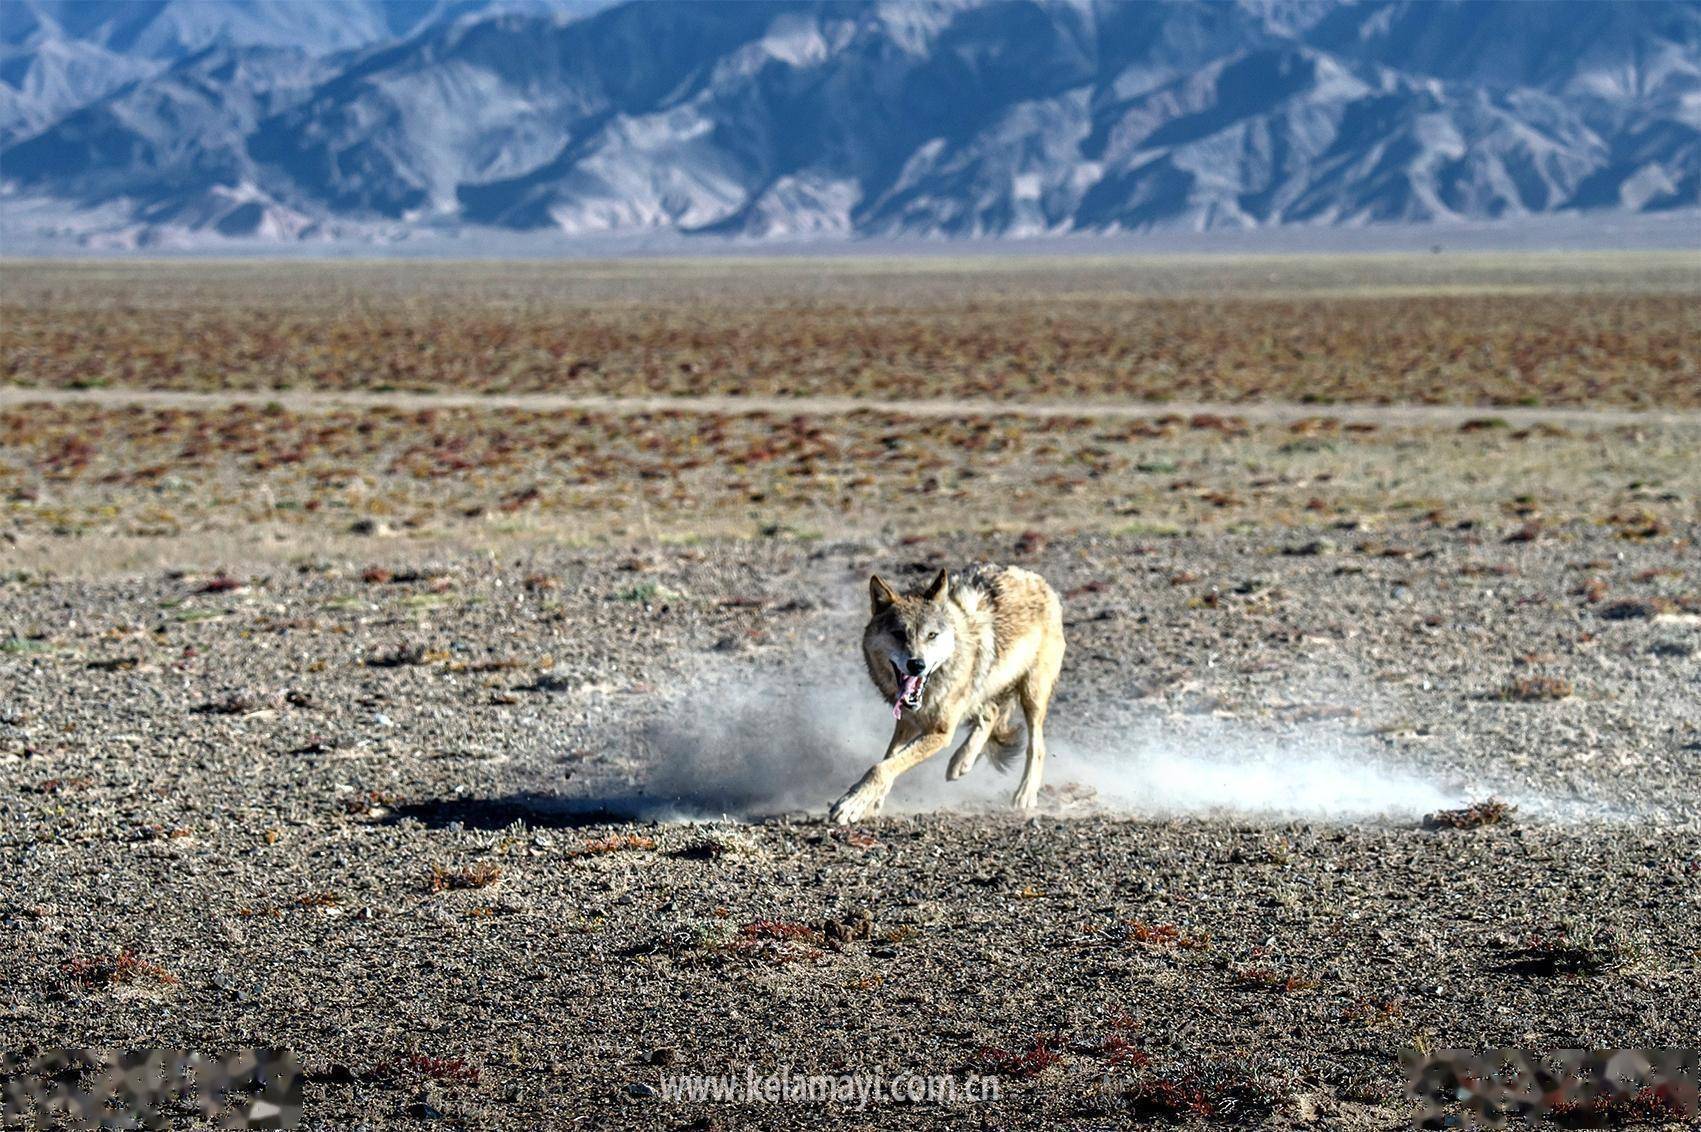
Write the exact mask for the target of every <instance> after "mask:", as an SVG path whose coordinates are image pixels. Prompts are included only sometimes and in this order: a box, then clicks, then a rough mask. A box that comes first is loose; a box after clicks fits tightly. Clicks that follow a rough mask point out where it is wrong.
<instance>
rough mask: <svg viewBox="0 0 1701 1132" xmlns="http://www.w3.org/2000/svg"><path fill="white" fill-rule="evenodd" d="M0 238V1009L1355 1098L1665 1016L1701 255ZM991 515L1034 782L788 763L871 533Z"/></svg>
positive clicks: (1032, 1093) (1092, 1111) (1176, 1098)
mask: <svg viewBox="0 0 1701 1132" xmlns="http://www.w3.org/2000/svg"><path fill="white" fill-rule="evenodd" d="M0 271H3V282H4V285H3V291H0V804H3V805H4V807H5V817H6V820H5V822H4V824H3V826H0V867H3V868H4V870H5V875H6V877H7V883H6V885H5V886H4V888H3V889H0V944H3V946H0V1049H9V1050H32V1049H40V1048H50V1047H64V1046H73V1047H84V1046H93V1047H108V1048H121V1049H122V1048H139V1047H158V1046H170V1047H183V1048H190V1049H201V1050H209V1051H225V1050H231V1049H235V1048H238V1047H244V1046H256V1045H269V1046H279V1047H285V1048H288V1049H290V1050H293V1051H295V1053H296V1054H297V1055H298V1056H299V1057H300V1059H301V1061H302V1064H303V1066H304V1068H305V1070H306V1073H307V1082H306V1085H305V1091H304V1112H303V1127H308V1128H315V1129H346V1128H359V1127H370V1128H374V1129H376V1128H411V1127H464V1128H469V1129H508V1128H526V1129H531V1128H601V1129H610V1130H616V1129H629V1128H657V1129H674V1128H696V1129H708V1128H721V1129H728V1130H730V1129H736V1128H744V1127H772V1128H796V1129H804V1128H817V1127H844V1128H869V1129H876V1128H878V1129H890V1128H910V1127H915V1128H920V1127H948V1128H963V1129H983V1128H1013V1129H1014V1128H1061V1129H1099V1128H1120V1127H1129V1126H1140V1125H1143V1124H1151V1123H1158V1124H1178V1125H1181V1126H1198V1127H1216V1126H1232V1127H1269V1128H1289V1127H1295V1126H1299V1125H1312V1126H1316V1127H1320V1128H1361V1129H1388V1128H1397V1127H1406V1126H1410V1121H1411V1113H1412V1106H1411V1104H1410V1103H1409V1102H1408V1101H1407V1100H1406V1099H1405V1094H1404V1084H1405V1072H1406V1071H1405V1069H1404V1068H1403V1065H1402V1060H1401V1058H1402V1053H1403V1052H1406V1051H1414V1050H1415V1051H1418V1052H1419V1053H1424V1052H1429V1051H1434V1050H1439V1049H1447V1048H1465V1049H1473V1050H1484V1049H1491V1048H1499V1047H1520V1048H1528V1049H1533V1050H1550V1049H1555V1048H1578V1047H1580V1048H1624V1047H1674V1046H1676V1047H1682V1046H1694V1045H1695V1041H1696V1035H1697V1034H1698V1033H1701V1004H1698V1003H1697V1000H1696V996H1695V994H1694V988H1695V986H1696V985H1697V981H1698V979H1701V895H1698V894H1701V789H1698V788H1697V786H1696V780H1697V770H1698V769H1701V554H1698V553H1697V541H1698V539H1701V258H1698V257H1697V256H1695V255H1693V254H1690V255H1675V254H1674V255H1663V254H1652V253H1650V254H1640V255H1595V254H1575V255H1534V254H1531V255H1522V256H1519V255H1499V256H1493V257H1471V256H1465V255H1454V254H1451V253H1449V254H1446V255H1435V256H1378V257H1358V258H1353V257H1339V258H1322V257H1299V256H1294V257H1267V258H1259V259H1230V258H1226V257H1224V258H1217V259H1213V258H1206V257H1199V258H1194V259H1187V258H1179V257H1177V258H1172V259H1153V260H1136V259H1116V260H1111V259H1106V260H1102V261H1101V260H1091V259H1074V260H1060V259H1037V258H1036V259H1031V260H1024V259H1008V258H1005V259H996V260H995V259H991V258H985V259H961V260H957V259H943V258H938V259H932V258H917V259H909V260H875V259H867V260H863V259H856V258H849V257H847V258H843V259H836V260H825V261H798V260H772V261H731V260H725V261H716V260H703V261H677V262H672V261H668V262H664V261H654V262H642V261H632V262H624V263H607V264H602V263H551V264H543V263H530V264H497V263H482V264H461V265H450V264H424V263H408V264H389V265H386V264H372V263H363V264H362V263H323V264H320V263H315V264H305V263H297V264H268V263H234V262H221V263H189V262H181V261H179V262H170V263H143V262H121V263H120V262H113V263H94V262H90V263H45V262H43V263H25V262H11V263H7V264H5V265H4V267H3V268H0ZM977 560H992V561H1002V562H1009V563H1014V564H1019V565H1022V566H1025V567H1028V568H1030V569H1033V570H1037V571H1039V572H1040V573H1041V574H1043V575H1044V576H1045V577H1046V578H1048V579H1049V580H1050V581H1051V582H1052V583H1053V585H1054V586H1055V587H1056V589H1057V590H1058V591H1059V593H1060V594H1061V595H1062V597H1063V603H1064V610H1065V633H1066V636H1067V639H1068V643H1069V648H1068V654H1067V657H1066V659H1065V662H1064V669H1063V675H1062V678H1061V680H1060V683H1059V691H1058V696H1057V699H1056V701H1055V703H1054V705H1053V709H1052V717H1051V723H1050V735H1051V748H1052V754H1051V761H1050V763H1049V766H1048V777H1047V781H1048V783H1049V785H1048V787H1047V789H1046V791H1045V792H1044V793H1043V795H1042V798H1041V803H1040V806H1039V808H1038V810H1037V811H1036V812H1035V813H1033V814H1031V815H1018V814H1015V813H1012V812H1010V811H1009V810H1008V809H1007V808H1006V806H1005V800H1006V799H1007V797H1008V795H1009V793H1010V792H1011V791H1012V790H1013V789H1014V786H1015V776H1013V775H1010V776H1001V775H1000V774H999V773H998V771H997V770H996V769H995V768H993V767H991V766H989V765H985V764H983V765H981V766H979V767H977V768H976V769H975V771H974V772H973V773H972V774H971V775H970V776H969V778H968V779H966V780H964V781H962V782H958V783H946V782H945V781H944V764H945V758H944V757H940V758H937V759H935V760H933V761H930V762H927V763H925V764H923V765H922V766H921V767H920V768H918V769H917V770H915V771H914V772H912V774H911V775H909V776H908V777H906V778H905V779H903V780H901V781H900V783H899V786H898V789H897V790H896V791H895V793H894V795H893V798H892V800H891V801H890V803H889V804H888V806H887V811H886V813H885V814H884V815H883V816H881V817H879V818H877V819H874V820H871V821H868V822H865V823H862V824H860V825H856V826H852V827H836V826H832V825H829V824H827V823H826V822H825V820H824V815H825V813H826V809H827V807H828V805H829V804H830V803H831V802H832V801H833V800H834V799H835V798H836V797H838V795H839V794H840V793H842V792H843V791H844V789H845V788H846V787H847V786H849V785H850V784H851V783H852V782H853V781H855V780H856V778H857V777H858V776H859V775H860V774H861V773H862V771H863V770H864V769H866V767H867V766H868V765H869V764H870V763H871V762H873V761H874V760H875V759H876V758H877V757H878V756H879V754H880V753H881V751H882V750H883V749H884V744H885V738H886V734H887V731H888V729H889V728H890V725H891V716H890V711H889V709H888V708H887V707H886V706H885V705H883V704H882V703H881V702H880V701H879V699H878V698H877V695H876V693H875V692H874V691H873V690H872V688H871V687H869V686H868V681H867V678H866V676H865V675H864V673H863V671H862V668H861V665H862V660H861V656H860V652H859V644H858V642H859V639H860V634H861V627H862V622H863V620H864V619H865V617H866V614H867V579H868V575H869V573H870V572H872V571H876V570H877V571H879V572H881V573H882V574H883V575H885V576H886V577H889V578H892V579H893V580H894V581H899V582H902V583H904V584H905V585H911V586H915V585H920V584H921V583H923V582H925V580H926V579H927V578H928V577H930V576H931V574H932V573H933V572H934V571H936V570H937V569H938V568H940V567H942V566H944V567H954V566H961V565H966V564H968V563H970V562H973V561H977ZM811 1077H818V1078H820V1079H821V1080H824V1081H828V1082H845V1081H849V1082H852V1083H853V1085H856V1086H857V1087H862V1088H865V1089H870V1090H872V1092H870V1093H868V1094H866V1095H861V1096H858V1095H845V1096H840V1097H837V1098H834V1099H827V1098H824V1097H821V1096H816V1097H813V1098H800V1097H796V1096H792V1097H790V1099H787V1098H786V1097H785V1096H783V1095H782V1096H781V1097H780V1099H777V1100H769V1099H763V1098H761V1097H757V1098H751V1097H749V1096H746V1095H743V1094H744V1093H747V1092H749V1091H752V1090H755V1091H757V1092H758V1093H759V1092H760V1090H761V1083H762V1082H766V1081H772V1080H774V1079H776V1078H777V1079H779V1080H780V1081H781V1084H782V1093H783V1083H784V1081H786V1080H791V1081H794V1082H795V1081H798V1080H802V1079H807V1078H811ZM989 1080H990V1081H992V1082H994V1083H995V1087H994V1088H993V1090H992V1093H991V1094H990V1095H989V1094H988V1092H987V1091H986V1084H987V1082H988V1081H989ZM918 1082H919V1083H920V1084H919V1085H918V1084H917V1083H918ZM716 1090H721V1091H730V1092H732V1093H735V1094H738V1095H736V1096H722V1095H719V1093H717V1092H716ZM977 1090H978V1091H977ZM172 1119H173V1121H174V1122H173V1123H172V1124H171V1125H170V1126H172V1127H186V1128H188V1127H198V1126H201V1125H198V1124H197V1123H196V1122H195V1120H194V1119H193V1118H192V1117H191V1116H190V1115H189V1114H188V1112H187V1110H185V1111H183V1112H181V1113H176V1114H174V1115H173V1117H172ZM1551 1119H1553V1120H1554V1121H1555V1122H1556V1126H1577V1125H1578V1124H1589V1123H1593V1124H1594V1125H1596V1126H1606V1127H1662V1126H1670V1125H1676V1126H1685V1127H1688V1126H1694V1124H1695V1122H1694V1121H1693V1120H1691V1121H1688V1122H1687V1123H1685V1121H1684V1119H1683V1118H1682V1117H1681V1116H1680V1114H1679V1113H1678V1112H1677V1111H1676V1110H1675V1109H1673V1108H1672V1107H1671V1106H1670V1105H1669V1104H1668V1102H1667V1100H1666V1099H1665V1098H1664V1097H1663V1096H1661V1095H1658V1094H1655V1093H1652V1092H1649V1093H1643V1094H1638V1095H1635V1096H1632V1097H1629V1098H1626V1099H1624V1100H1621V1101H1617V1102H1613V1103H1611V1104H1605V1105H1601V1106H1598V1107H1595V1108H1589V1107H1583V1108H1573V1109H1569V1110H1562V1111H1559V1112H1555V1113H1553V1114H1551Z"/></svg>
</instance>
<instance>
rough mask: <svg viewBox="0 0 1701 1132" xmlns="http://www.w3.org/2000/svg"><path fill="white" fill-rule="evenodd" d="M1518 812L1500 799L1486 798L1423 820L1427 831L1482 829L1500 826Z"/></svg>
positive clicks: (1439, 812) (1516, 808)
mask: <svg viewBox="0 0 1701 1132" xmlns="http://www.w3.org/2000/svg"><path fill="white" fill-rule="evenodd" d="M1517 812H1518V807H1517V806H1514V805H1511V804H1510V803H1507V802H1503V801H1501V800H1500V799H1499V798H1484V799H1483V800H1482V801H1480V802H1472V803H1471V804H1470V805H1468V806H1463V807H1460V808H1459V809H1456V810H1436V811H1435V812H1434V813H1432V814H1426V815H1425V816H1424V819H1423V827H1424V828H1425V829H1481V828H1482V827H1483V826H1488V825H1500V824H1501V823H1503V822H1505V821H1507V820H1508V819H1509V818H1511V816H1512V815H1513V814H1515V813H1517Z"/></svg>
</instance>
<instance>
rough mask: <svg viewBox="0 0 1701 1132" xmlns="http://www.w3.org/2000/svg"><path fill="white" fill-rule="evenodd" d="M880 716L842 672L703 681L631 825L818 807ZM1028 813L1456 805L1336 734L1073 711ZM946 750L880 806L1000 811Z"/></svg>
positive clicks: (1006, 792) (1056, 735)
mask: <svg viewBox="0 0 1701 1132" xmlns="http://www.w3.org/2000/svg"><path fill="white" fill-rule="evenodd" d="M891 724H892V718H891V712H890V709H889V708H888V707H887V706H886V705H884V704H882V703H881V702H880V700H879V699H878V698H877V696H876V694H875V692H874V691H873V689H872V688H871V687H869V685H868V681H867V678H866V677H865V676H864V675H863V673H862V672H861V671H860V669H859V668H857V667H854V663H842V662H841V663H837V664H834V663H830V662H826V661H822V660H815V661H811V662H808V663H794V664H792V665H789V666H786V667H785V668H784V669H783V670H781V671H776V672H764V673H763V674H762V676H761V678H760V679H759V680H753V679H751V673H750V672H749V671H748V670H746V671H743V672H739V673H736V674H733V675H730V676H728V677H725V678H718V677H715V676H713V675H709V676H707V677H706V680H705V683H704V684H703V685H701V686H700V687H699V689H698V690H697V691H696V692H695V693H693V695H692V696H691V697H690V699H689V700H688V701H687V702H685V703H682V704H680V705H679V706H678V710H677V711H675V712H674V713H672V714H671V715H670V716H669V717H668V718H667V719H666V720H664V721H661V722H658V723H655V724H652V725H651V726H650V727H649V728H648V729H647V731H646V733H645V735H644V740H645V743H644V745H645V747H646V749H647V760H646V768H645V773H644V775H643V778H642V781H641V782H640V801H641V806H640V808H641V809H643V810H644V811H645V816H649V817H660V818H675V819H684V820H690V819H715V818H721V817H730V818H756V817H762V816H768V815H773V814H779V813H800V812H809V813H815V814H820V813H823V812H824V811H825V810H826V808H827V807H828V806H829V805H830V804H831V803H832V802H833V801H834V799H836V798H837V797H838V796H839V795H840V794H842V793H843V792H844V791H845V790H846V789H847V788H848V787H849V786H850V785H851V784H852V783H854V782H855V781H856V780H857V779H858V778H859V777H860V776H861V775H862V773H863V772H864V771H865V770H866V769H867V768H868V767H869V766H870V765H872V764H873V763H874V762H876V761H877V760H878V759H879V758H880V756H881V755H882V754H883V753H884V751H885V744H886V740H887V737H888V736H889V735H890V733H891ZM1047 739H1048V746H1049V749H1050V757H1049V759H1048V760H1047V764H1046V775H1045V781H1046V784H1047V785H1048V786H1049V787H1051V788H1052V789H1051V790H1050V791H1048V792H1047V794H1046V795H1045V796H1044V797H1042V799H1041V803H1040V812H1042V813H1046V812H1050V813H1062V814H1087V813H1113V814H1126V815H1130V816H1140V817H1171V816H1181V815H1241V816H1249V817H1254V818H1257V817H1265V818H1272V819H1278V818H1303V819H1313V820H1341V821H1347V820H1362V819H1371V818H1379V817H1381V818H1396V819H1397V818H1413V817H1417V816H1420V815H1422V814H1424V813H1428V812H1430V811H1433V810H1436V809H1441V808H1444V807H1447V806H1451V805H1457V804H1458V802H1459V801H1460V799H1459V798H1457V797H1455V796H1452V795H1449V794H1448V793H1446V792H1445V791H1443V790H1442V789H1440V788H1438V787H1437V786H1436V785H1435V784H1434V783H1432V782H1430V781H1427V780H1425V779H1424V778H1423V777H1422V776H1420V775H1418V774H1416V773H1414V772H1412V771H1408V770H1402V769H1400V768H1398V767H1393V766H1388V765H1383V764H1382V763H1379V762H1378V761H1377V760H1376V759H1374V758H1372V757H1371V756H1370V753H1369V752H1367V751H1365V750H1362V749H1356V748H1355V746H1354V744H1353V741H1352V739H1351V737H1350V736H1328V735H1318V736H1307V737H1306V738H1305V739H1304V740H1303V741H1302V742H1299V743H1298V744H1297V745H1296V743H1295V741H1294V740H1293V738H1292V737H1291V736H1277V735H1272V734H1268V733H1260V732H1259V731H1258V730H1257V729H1256V728H1255V727H1254V726H1252V725H1249V724H1245V723H1240V722H1238V721H1234V720H1222V719H1215V718H1207V719H1203V720H1201V719H1196V718H1188V719H1185V720H1173V719H1163V720H1156V719H1152V718H1150V717H1149V716H1148V717H1146V718H1142V717H1141V716H1139V715H1137V714H1133V713H1130V714H1129V717H1128V721H1127V722H1126V723H1125V722H1123V721H1121V720H1119V719H1116V718H1111V717H1109V713H1105V715H1102V716H1100V717H1097V718H1094V717H1092V715H1091V713H1090V712H1086V711H1083V707H1082V705H1080V704H1075V703H1071V704H1069V705H1067V707H1066V708H1064V707H1060V709H1059V710H1056V711H1054V712H1053V715H1052V722H1051V723H1050V724H1048V726H1047ZM952 749H954V744H953V747H948V748H946V749H945V750H944V751H942V752H941V753H940V754H938V755H936V756H934V757H933V758H932V759H929V760H928V761H927V762H925V763H923V764H922V765H921V766H919V767H917V768H915V769H914V770H912V771H910V772H909V773H908V774H906V775H904V776H903V777H902V778H900V779H899V780H898V784H897V786H896V787H895V788H894V789H893V791H892V795H891V797H890V798H889V799H888V800H887V803H886V807H885V811H884V812H885V813H887V814H904V813H920V812H928V811H934V810H952V811H959V812H960V811H976V812H980V811H998V810H1001V809H1002V808H1003V807H1004V806H1005V804H1006V803H1007V801H1008V799H1009V796H1010V794H1011V793H1012V792H1013V791H1014V790H1015V788H1016V783H1017V780H1018V778H1019V768H1020V763H1021V760H1020V756H1019V755H1018V758H1017V760H1016V768H1017V770H1016V771H1015V772H1011V773H1003V774H1001V773H999V772H998V771H997V770H996V769H995V768H994V767H993V766H992V765H991V764H990V762H989V761H988V760H986V759H984V758H983V759H982V760H981V762H980V763H979V764H977V765H976V767H975V768H974V770H973V771H971V772H970V773H969V775H968V776H967V777H965V778H964V779H962V780H961V781H958V782H947V781H945V767H946V764H947V763H948V762H949V760H950V752H951V750H952Z"/></svg>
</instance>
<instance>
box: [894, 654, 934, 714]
mask: <svg viewBox="0 0 1701 1132" xmlns="http://www.w3.org/2000/svg"><path fill="white" fill-rule="evenodd" d="M892 671H893V672H895V673H896V674H897V677H898V698H897V699H895V700H893V701H892V718H894V719H896V718H898V717H900V716H902V715H903V714H904V709H905V708H909V709H910V710H911V711H914V710H915V709H916V708H918V707H920V706H921V693H922V689H924V688H925V687H927V673H925V672H923V673H921V674H919V675H915V676H912V675H910V674H909V673H906V672H905V671H904V670H903V669H901V668H899V667H898V665H897V663H896V662H893V664H892Z"/></svg>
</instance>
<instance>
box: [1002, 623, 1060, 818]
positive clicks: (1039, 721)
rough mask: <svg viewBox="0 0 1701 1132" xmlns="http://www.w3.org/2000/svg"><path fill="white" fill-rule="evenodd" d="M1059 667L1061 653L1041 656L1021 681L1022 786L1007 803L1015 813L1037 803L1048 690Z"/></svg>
mask: <svg viewBox="0 0 1701 1132" xmlns="http://www.w3.org/2000/svg"><path fill="white" fill-rule="evenodd" d="M1062 664H1063V650H1062V648H1061V647H1059V648H1058V649H1056V650H1055V655H1051V656H1045V655H1042V656H1041V657H1040V659H1039V660H1038V661H1036V662H1035V664H1034V667H1033V668H1032V669H1030V670H1029V672H1028V675H1027V677H1026V678H1025V679H1024V680H1023V681H1022V684H1021V688H1020V696H1021V700H1022V714H1023V715H1024V716H1025V717H1026V718H1027V721H1028V761H1027V764H1026V765H1025V766H1023V768H1022V783H1021V785H1020V786H1018V787H1016V794H1015V797H1013V798H1011V799H1010V801H1011V803H1012V804H1013V805H1015V807H1016V808H1017V809H1018V810H1031V809H1033V808H1034V804H1035V803H1036V802H1038V801H1039V790H1040V781H1041V779H1043V778H1044V777H1045V716H1046V712H1047V711H1049V710H1050V708H1051V690H1052V687H1053V686H1054V685H1055V684H1056V683H1057V672H1058V669H1059V668H1061V667H1062Z"/></svg>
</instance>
